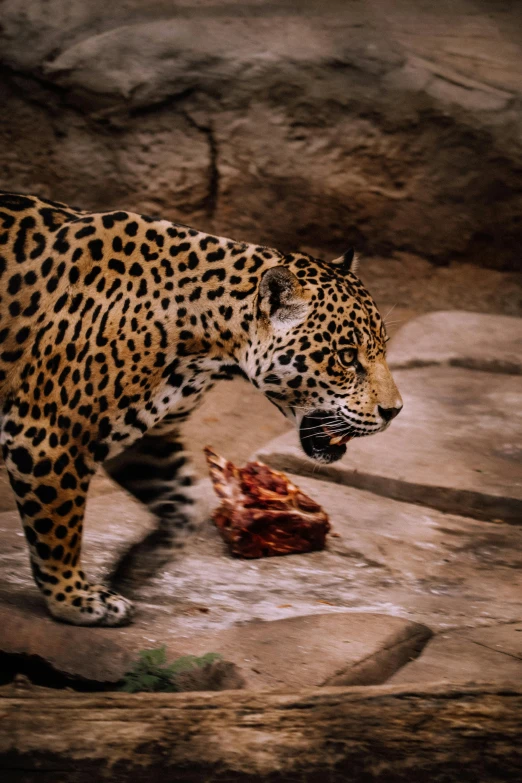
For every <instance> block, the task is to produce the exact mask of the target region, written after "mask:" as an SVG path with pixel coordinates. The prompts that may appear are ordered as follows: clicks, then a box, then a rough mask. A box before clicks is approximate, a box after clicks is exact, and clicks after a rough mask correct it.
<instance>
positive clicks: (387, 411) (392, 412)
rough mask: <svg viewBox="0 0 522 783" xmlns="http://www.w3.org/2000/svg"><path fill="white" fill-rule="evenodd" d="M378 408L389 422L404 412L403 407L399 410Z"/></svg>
mask: <svg viewBox="0 0 522 783" xmlns="http://www.w3.org/2000/svg"><path fill="white" fill-rule="evenodd" d="M377 408H378V409H379V413H380V414H381V416H382V418H383V419H384V421H385V422H388V421H391V420H392V419H394V418H395V417H396V416H398V415H399V413H400V412H401V410H402V405H400V406H399V407H398V408H381V406H380V405H378V406H377Z"/></svg>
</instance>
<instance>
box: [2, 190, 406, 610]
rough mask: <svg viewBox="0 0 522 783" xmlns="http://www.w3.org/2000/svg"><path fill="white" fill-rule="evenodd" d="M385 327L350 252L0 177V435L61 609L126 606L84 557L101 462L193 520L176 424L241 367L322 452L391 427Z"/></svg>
mask: <svg viewBox="0 0 522 783" xmlns="http://www.w3.org/2000/svg"><path fill="white" fill-rule="evenodd" d="M385 341H386V335H385V328H384V325H383V323H382V320H381V318H380V316H379V313H378V311H377V308H376V306H375V304H374V302H373V300H372V299H371V297H370V295H369V294H368V293H367V291H366V290H365V289H364V288H363V286H362V284H361V282H360V280H359V279H358V278H357V277H356V276H355V274H354V273H353V260H352V258H351V254H350V253H348V254H347V255H346V256H344V257H343V258H342V259H339V260H338V261H336V262H334V263H326V262H324V261H321V260H317V259H314V258H311V257H310V256H308V255H305V254H302V253H294V254H290V255H286V256H283V255H282V254H281V253H278V252H277V251H275V250H272V249H268V248H266V247H260V246H256V245H250V244H244V243H240V242H234V241H231V240H229V239H224V238H221V237H215V236H210V235H208V234H204V233H201V232H199V231H196V230H194V229H192V228H188V227H187V226H184V225H177V224H173V223H170V222H168V221H166V220H156V219H152V218H149V217H146V216H143V215H137V214H133V213H129V212H125V211H121V210H120V211H115V212H107V213H86V212H83V211H82V210H79V209H75V208H71V207H69V206H66V205H64V204H60V203H56V202H50V201H42V200H40V199H38V198H36V197H29V196H22V195H18V194H13V193H0V411H1V414H0V416H1V417H2V418H1V422H0V424H1V443H2V447H3V456H4V460H5V463H6V466H7V470H8V472H9V476H10V480H11V484H12V487H13V490H14V492H15V495H16V499H17V502H18V508H19V511H20V515H21V518H22V521H23V526H24V531H25V535H26V538H27V542H28V545H29V550H30V557H31V564H32V569H33V573H34V578H35V581H36V584H37V585H38V587H39V588H40V590H41V592H42V593H43V595H44V597H45V599H46V602H47V605H48V608H49V610H50V612H51V614H52V615H53V616H55V617H57V618H59V619H61V620H64V621H67V622H71V623H75V624H80V625H93V624H102V625H118V624H122V623H124V622H127V621H128V620H129V618H130V616H131V613H132V607H131V604H130V602H129V601H128V600H127V599H125V598H123V597H122V596H120V595H117V594H116V593H113V592H112V591H110V590H108V589H107V588H105V587H104V586H102V585H92V584H89V582H88V580H87V577H86V576H85V574H84V572H83V570H82V567H81V560H80V550H81V537H82V525H83V517H84V510H85V502H86V497H87V492H88V489H89V483H90V480H91V477H92V476H93V474H94V472H95V470H96V467H97V466H98V465H99V464H100V463H105V465H106V467H107V469H108V470H109V471H110V473H111V474H112V476H113V477H114V478H115V479H116V480H117V481H119V482H120V484H122V486H124V487H125V488H126V489H128V490H129V491H130V492H131V493H132V494H134V496H135V497H137V498H138V499H139V500H141V501H142V502H143V503H145V504H147V505H148V506H149V508H150V509H151V510H152V511H153V512H154V513H155V514H156V515H157V516H158V517H159V518H161V520H163V521H165V522H166V523H167V524H168V526H169V527H170V529H172V530H173V531H179V532H182V531H184V530H187V529H189V528H190V525H191V521H190V509H191V505H192V498H191V495H190V485H191V478H190V474H189V469H188V466H187V463H186V458H185V455H184V452H183V447H182V444H181V442H180V439H179V425H180V422H181V421H182V420H183V419H184V418H186V416H188V414H189V413H190V411H191V410H193V408H194V407H195V406H196V405H197V404H198V402H199V401H200V399H201V397H202V395H203V394H204V392H205V391H207V390H208V389H209V388H210V387H211V386H212V385H213V384H214V383H215V381H216V380H217V379H220V378H222V377H228V376H230V375H232V374H235V373H240V374H242V375H244V376H246V377H247V378H248V379H249V380H250V381H251V382H252V383H253V384H254V385H255V386H256V387H257V388H259V389H260V390H261V391H263V392H264V393H265V394H266V395H267V397H268V398H269V399H270V400H271V401H272V402H274V403H275V404H276V405H277V407H279V408H280V410H281V411H282V412H283V413H284V414H285V415H286V416H288V417H289V418H290V419H292V420H293V421H294V422H295V423H296V425H297V426H298V428H299V429H300V434H301V441H302V443H303V445H304V447H305V450H307V451H308V453H310V454H311V456H312V457H315V458H316V459H319V460H323V461H332V460H333V459H336V458H338V457H339V456H340V454H339V451H340V452H342V451H343V449H344V446H343V447H341V446H339V445H338V444H334V445H332V444H331V443H330V440H331V438H332V437H337V439H338V438H339V437H340V436H342V437H345V436H347V435H349V434H351V435H363V434H371V433H373V432H377V431H379V430H382V429H383V428H384V427H386V426H387V423H388V421H389V419H390V418H391V414H390V411H392V412H393V414H392V415H394V413H395V412H398V410H399V408H400V405H401V403H400V397H399V395H398V392H397V389H396V387H395V385H394V383H393V380H392V379H391V376H390V373H389V371H388V369H387V366H386V362H385ZM347 356H348V357H351V358H352V359H354V360H353V361H352V362H351V364H347ZM354 357H355V358H354ZM339 433H340V435H339Z"/></svg>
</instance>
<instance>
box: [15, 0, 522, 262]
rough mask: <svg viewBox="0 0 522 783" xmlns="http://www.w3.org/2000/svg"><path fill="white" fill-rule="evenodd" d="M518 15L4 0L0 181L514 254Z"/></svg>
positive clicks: (304, 242) (282, 227) (257, 226)
mask: <svg viewBox="0 0 522 783" xmlns="http://www.w3.org/2000/svg"><path fill="white" fill-rule="evenodd" d="M521 32H522V10H520V6H519V5H518V7H517V3H515V2H492V1H491V2H487V1H486V0H474V1H472V0H455V2H452V3H440V2H438V0H418V1H416V2H413V0H402V1H401V0H392V1H391V2H390V1H388V0H353V1H351V2H341V1H340V0H328V2H311V0H301V2H284V0H273V2H261V0H249V1H248V2H240V0H228V2H217V0H215V1H214V2H213V0H185V2H183V3H178V2H176V3H174V2H167V0H121V1H120V2H118V3H112V4H111V3H107V2H104V1H102V0H89V2H88V3H87V2H85V0H48V2H44V1H43V0H40V1H38V0H4V2H3V4H2V6H1V9H0V105H1V106H2V109H3V111H2V120H1V122H0V187H5V188H12V189H15V190H21V191H34V192H37V193H39V194H42V195H44V196H46V197H50V198H54V199H58V200H65V201H68V202H70V203H73V204H78V205H79V206H83V207H86V208H93V209H102V208H106V207H107V208H109V207H114V206H121V207H126V208H130V209H136V210H139V211H142V212H145V213H148V214H153V215H156V214H161V215H162V216H163V217H167V218H170V219H173V220H179V221H182V222H188V223H192V224H194V225H196V226H198V227H199V228H202V229H204V230H211V231H215V232H218V233H221V234H225V235H230V236H233V237H235V238H238V239H249V240H251V241H259V242H263V243H266V244H271V245H276V246H278V247H280V248H281V249H291V248H296V247H303V248H306V247H320V248H325V250H328V251H332V252H336V251H341V250H342V249H343V248H345V246H346V245H347V244H348V245H349V244H354V245H356V246H357V247H358V248H359V249H360V250H362V251H363V252H366V253H380V254H389V253H391V252H393V251H396V250H402V251H410V252H414V253H418V254H420V255H423V256H425V257H427V258H429V259H430V260H432V261H433V262H435V263H438V264H445V263H448V262H450V261H454V260H463V261H471V262H472V263H476V264H479V265H483V266H489V267H493V268H497V269H511V270H513V269H518V268H519V267H520V252H519V248H520V244H521V240H522V224H521V221H520V214H521V212H522V143H521V141H520V139H521V134H520V130H521V124H522V123H521V117H522V103H521V99H520V94H521V91H522V57H521V46H520V41H521V40H522V36H521Z"/></svg>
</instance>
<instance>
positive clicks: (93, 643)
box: [0, 477, 522, 687]
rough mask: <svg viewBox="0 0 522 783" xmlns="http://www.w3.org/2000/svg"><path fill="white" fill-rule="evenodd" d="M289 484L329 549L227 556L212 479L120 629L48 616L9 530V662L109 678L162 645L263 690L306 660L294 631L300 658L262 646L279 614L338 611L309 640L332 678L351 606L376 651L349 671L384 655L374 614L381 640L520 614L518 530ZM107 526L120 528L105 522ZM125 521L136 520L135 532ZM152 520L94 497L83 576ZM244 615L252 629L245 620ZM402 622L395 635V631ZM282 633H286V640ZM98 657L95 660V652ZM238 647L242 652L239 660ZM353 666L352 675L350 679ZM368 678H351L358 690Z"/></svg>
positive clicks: (107, 562)
mask: <svg viewBox="0 0 522 783" xmlns="http://www.w3.org/2000/svg"><path fill="white" fill-rule="evenodd" d="M293 478H294V480H295V481H296V482H297V483H298V484H299V485H300V486H302V488H303V490H304V491H305V492H307V493H308V494H310V495H311V496H312V497H314V498H315V499H316V500H317V501H318V502H320V503H321V504H322V505H324V506H325V507H326V508H327V510H328V513H329V514H330V518H331V522H332V526H333V532H334V534H335V535H333V536H330V537H329V541H328V548H327V549H326V550H325V551H323V552H315V553H312V554H307V555H296V556H289V557H282V558H270V559H266V560H257V561H244V560H238V559H234V558H231V557H230V556H228V555H227V553H226V549H225V546H224V544H223V542H222V541H221V539H220V538H219V536H218V533H217V531H216V529H215V528H214V527H213V526H212V525H211V523H210V522H209V521H208V515H209V509H210V507H211V506H212V505H213V504H214V503H215V502H216V500H215V498H214V495H213V493H212V490H211V488H210V485H209V482H208V481H206V482H201V484H200V501H201V509H202V520H203V521H202V526H201V528H200V531H199V533H198V534H197V535H195V536H194V537H193V538H192V539H190V540H189V541H188V543H187V546H186V550H185V551H184V552H183V554H182V555H181V556H176V558H175V559H173V560H172V562H171V563H169V564H168V565H162V566H161V569H160V571H159V573H158V574H157V575H156V576H155V577H154V578H153V579H151V580H150V581H148V582H147V583H146V584H141V585H140V584H135V585H134V586H133V590H132V595H133V598H134V600H135V601H136V604H137V610H138V611H137V615H136V620H135V623H134V625H131V626H129V627H126V628H121V629H105V628H100V629H89V628H80V629H76V628H74V629H73V628H70V627H69V628H66V627H65V626H61V625H59V624H58V623H56V622H53V621H52V620H51V619H49V618H48V617H47V616H46V615H45V610H44V608H43V605H42V602H41V599H40V597H39V595H38V594H37V591H36V589H35V588H34V586H33V583H32V578H31V575H30V571H29V565H28V560H27V554H26V551H25V548H24V547H23V546H22V543H23V542H22V541H21V539H20V538H18V537H16V536H15V537H14V544H12V545H11V547H9V540H7V545H6V549H5V552H4V555H3V563H2V571H3V574H4V575H5V576H4V582H5V586H4V588H3V590H2V592H1V594H0V607H2V616H3V619H2V629H3V634H2V649H3V650H4V652H9V653H11V654H13V653H23V654H24V655H37V654H38V655H40V657H42V658H43V659H44V660H47V661H49V662H50V663H51V664H52V665H53V666H54V667H55V668H56V669H57V670H59V671H62V672H64V673H67V674H68V675H69V676H77V677H83V678H85V679H96V680H99V681H101V682H105V681H115V680H117V679H118V678H119V677H121V675H122V673H123V671H125V669H126V668H127V667H128V665H129V662H130V661H131V660H132V658H133V656H135V655H136V654H137V651H138V650H140V649H144V648H151V647H158V646H161V645H163V644H165V645H166V646H167V648H168V651H169V655H170V656H172V657H175V656H177V655H183V654H187V653H205V652H223V654H224V655H225V656H226V658H227V659H228V660H231V661H233V662H234V663H237V664H238V665H239V666H240V667H241V669H242V673H243V675H244V676H245V678H246V680H247V682H252V683H254V682H255V684H256V687H261V686H263V687H267V686H270V683H274V682H275V681H276V680H279V682H285V677H286V678H289V677H299V676H300V675H299V674H298V673H293V672H294V667H293V665H292V661H294V660H296V659H297V658H299V656H300V655H305V654H306V649H305V651H304V652H303V651H302V650H301V651H300V650H299V649H298V647H299V643H298V642H296V634H295V632H291V633H290V636H289V638H291V639H293V640H294V641H293V642H292V644H293V645H294V648H292V649H294V652H293V653H292V655H290V654H289V655H288V656H283V655H282V656H280V657H279V664H278V667H277V666H276V665H275V663H274V662H275V660H276V658H277V657H278V656H275V655H271V654H270V655H268V653H267V651H266V650H265V648H264V644H263V636H264V637H265V638H268V639H273V636H274V635H273V632H272V631H271V628H270V626H271V622H270V621H273V620H276V621H277V620H285V619H292V618H296V617H303V616H312V619H311V620H310V622H311V623H313V622H314V621H313V616H316V615H324V614H328V615H331V617H332V619H331V621H327V620H321V622H322V623H327V622H329V623H330V625H329V632H328V633H326V632H325V633H322V634H321V633H318V634H316V636H315V641H314V653H315V655H316V657H321V656H320V654H319V652H318V645H319V642H318V641H317V640H318V639H319V640H320V638H321V635H322V638H323V643H324V650H323V653H322V658H324V663H325V666H326V673H325V674H324V679H325V680H326V679H327V677H329V676H333V675H334V674H335V673H336V672H337V671H338V670H339V669H340V668H341V666H340V664H339V655H340V654H341V653H342V651H343V650H344V642H343V640H345V639H346V638H348V637H347V636H346V627H347V624H348V625H349V624H350V622H351V620H350V617H351V616H352V615H350V617H346V616H345V614H344V613H346V612H353V613H357V616H356V617H354V619H353V625H354V627H355V628H356V629H357V638H358V639H359V640H360V641H364V640H366V641H367V643H368V646H367V647H366V648H364V649H365V650H366V653H365V654H363V652H361V654H359V652H360V651H361V648H359V649H358V650H357V656H356V658H355V659H354V658H353V657H352V658H349V657H348V658H347V661H348V664H349V663H350V661H351V662H352V663H358V662H360V661H361V660H362V659H363V658H367V657H369V656H371V655H374V654H376V653H377V651H378V649H379V647H378V645H377V643H376V640H377V637H376V636H375V628H376V624H375V619H374V616H373V615H374V613H376V612H377V613H380V614H381V615H382V614H387V615H392V617H391V619H390V624H391V625H389V626H388V627H386V621H385V620H384V619H382V620H381V621H379V623H378V624H380V625H382V627H383V629H385V630H386V634H388V629H389V628H390V627H391V630H392V631H393V633H394V632H395V626H394V625H393V623H394V617H395V618H397V620H398V621H399V618H401V619H402V620H404V621H408V623H407V624H406V625H405V626H403V627H407V626H409V627H410V628H411V624H412V623H420V624H422V626H424V627H429V628H431V629H432V630H434V631H435V632H437V631H440V630H447V629H451V628H454V627H462V626H466V627H470V628H473V627H482V626H485V625H490V624H492V623H499V622H513V621H520V620H521V619H522V616H521V605H520V594H521V590H522V569H521V567H522V530H519V529H518V528H516V527H512V526H508V525H505V524H493V523H492V524H488V523H484V522H476V521H474V520H470V519H465V518H460V517H455V516H451V515H447V514H442V513H440V512H438V511H433V510H430V509H426V508H421V507H419V506H415V505H411V504H405V503H399V502H397V501H394V500H390V499H387V498H382V497H378V496H376V495H373V494H371V493H366V492H361V491H360V490H356V489H353V488H349V487H345V486H342V485H334V484H330V483H328V482H324V481H320V480H317V479H307V478H303V477H293ZM347 509H349V512H348V513H347ZM131 515H133V519H134V521H132V519H130V516H131ZM0 518H1V519H2V521H3V526H4V527H8V526H9V525H11V526H12V528H13V529H16V532H18V521H17V520H16V519H15V514H14V513H10V512H6V513H5V514H3V515H1V517H0ZM108 519H110V520H114V519H116V520H118V523H117V524H116V525H115V524H114V522H111V524H110V526H107V523H106V520H108ZM126 519H129V521H130V522H131V523H132V524H131V526H130V530H132V531H133V532H132V533H131V534H129V527H128V524H126V523H125V520H126ZM148 519H149V518H148V516H147V515H146V514H145V513H144V512H142V511H141V510H140V509H139V508H138V507H137V506H136V504H135V503H134V502H133V501H132V500H131V499H128V498H127V497H126V496H125V495H124V494H123V493H121V492H115V493H112V494H108V495H103V496H101V497H94V498H93V499H91V500H90V501H89V503H88V511H87V522H86V548H85V564H86V566H87V570H88V573H89V574H90V575H92V576H94V577H95V578H100V577H101V576H103V575H104V574H105V575H106V574H107V573H108V572H110V570H111V561H112V562H114V560H115V559H116V558H117V557H118V556H120V555H121V554H122V553H123V551H124V550H125V547H126V545H127V544H128V543H129V542H130V541H131V540H132V539H134V540H136V538H137V536H138V535H139V530H140V529H141V530H143V533H144V534H145V532H146V531H147V530H148V529H149V528H148V527H147V525H148V524H149V522H148ZM15 526H16V527H15ZM107 527H109V528H110V530H107ZM108 542H109V545H108ZM361 612H362V613H365V616H366V613H369V614H368V617H369V620H368V628H367V630H366V631H365V629H364V623H365V622H366V621H365V620H364V619H362V618H359V617H358V613H361ZM337 618H339V621H338V623H337V622H336V620H337ZM249 621H250V622H251V625H250V626H248V625H245V623H248V622H249ZM303 622H304V620H303ZM238 624H239V625H238ZM397 627H398V628H399V631H400V629H401V626H400V625H399V626H397ZM323 630H324V629H323ZM285 632H286V631H285V627H284V626H281V627H280V630H279V632H278V633H280V635H281V638H283V637H284V635H285ZM306 636H307V635H306V634H304V635H303V638H306ZM378 638H380V637H378ZM71 639H74V640H75V643H74V644H70V640H71ZM386 639H389V637H388V636H386ZM256 640H257V642H256ZM256 643H259V650H258V652H257V659H258V661H260V662H261V669H259V667H258V666H253V667H252V669H253V668H256V669H259V671H258V672H253V671H251V670H248V668H247V667H246V666H245V662H244V658H250V657H251V656H254V651H253V648H254V647H255V644H256ZM289 644H290V643H289ZM305 644H306V642H303V645H305ZM220 645H221V646H220ZM243 645H244V648H243ZM383 646H384V647H386V644H384V645H383ZM93 649H96V650H97V654H96V656H93V655H92V654H90V652H89V651H92V650H93ZM243 649H245V650H247V651H248V653H245V654H243V652H242V650H243ZM289 649H291V645H290V646H289ZM405 649H406V651H407V650H408V647H407V645H406V648H405ZM332 651H333V652H332ZM401 655H402V653H401ZM267 656H268V657H267ZM294 656H295V657H294ZM396 660H397V658H396V655H395V652H394V651H393V650H392V651H391V652H390V653H389V654H388V653H386V655H385V656H384V660H381V661H379V667H381V666H383V667H384V666H385V665H386V666H388V667H390V666H392V663H393V661H396ZM401 660H402V662H404V660H405V658H401ZM390 661H392V663H390ZM267 662H268V663H269V664H270V665H268V663H267ZM348 664H347V667H346V671H347V677H348V676H352V675H351V674H350V671H349V665H348ZM397 665H398V664H397ZM263 667H265V668H263ZM392 668H393V666H392ZM387 670H389V669H387ZM360 671H361V670H359V671H355V672H354V673H353V676H354V679H353V680H351V681H352V682H353V681H356V679H357V677H358V676H359V675H360ZM363 671H364V670H363ZM379 671H381V669H380V668H379ZM259 672H261V673H259ZM324 672H325V670H324V669H323V673H324ZM365 676H366V675H365ZM372 676H374V675H373V674H372ZM346 681H347V680H346ZM372 681H374V682H375V681H376V680H372Z"/></svg>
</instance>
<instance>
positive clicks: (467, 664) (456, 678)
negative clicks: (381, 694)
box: [389, 623, 522, 685]
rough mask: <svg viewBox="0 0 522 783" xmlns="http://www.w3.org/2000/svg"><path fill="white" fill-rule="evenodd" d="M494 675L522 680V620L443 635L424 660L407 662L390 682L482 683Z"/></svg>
mask: <svg viewBox="0 0 522 783" xmlns="http://www.w3.org/2000/svg"><path fill="white" fill-rule="evenodd" d="M492 674H494V677H495V679H496V680H502V679H503V680H505V681H506V682H508V681H511V682H520V681H521V680H522V624H521V623H510V624H508V625H493V626H491V627H489V628H476V629H473V630H470V629H467V630H466V631H455V632H453V633H443V634H439V635H438V636H437V637H436V638H435V639H433V641H431V642H430V643H429V644H428V646H427V647H426V648H425V649H424V652H423V654H422V659H421V660H416V661H412V662H411V663H408V664H406V666H404V667H403V668H402V669H401V670H400V671H398V672H397V673H396V674H394V675H393V676H392V677H391V678H390V680H389V682H390V684H393V685H402V684H409V683H417V684H418V683H421V682H424V683H427V682H447V683H452V684H453V683H458V682H479V681H480V680H484V679H487V678H490V677H491V676H492Z"/></svg>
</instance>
